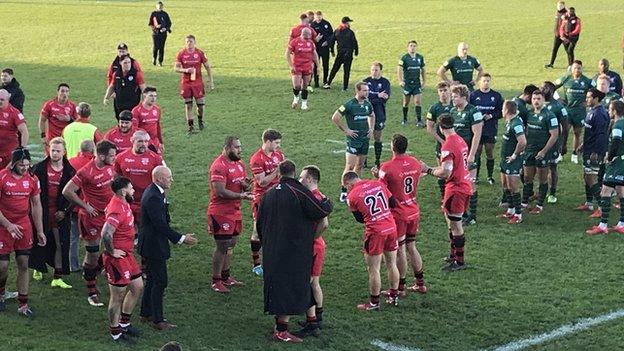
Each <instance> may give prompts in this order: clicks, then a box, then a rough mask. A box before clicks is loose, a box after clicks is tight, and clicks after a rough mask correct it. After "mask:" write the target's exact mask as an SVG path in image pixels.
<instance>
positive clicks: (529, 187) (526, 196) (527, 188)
mask: <svg viewBox="0 0 624 351" xmlns="http://www.w3.org/2000/svg"><path fill="white" fill-rule="evenodd" d="M532 195H533V183H524V187H523V188H522V203H525V204H528V203H529V202H530V198H531V196H532Z"/></svg>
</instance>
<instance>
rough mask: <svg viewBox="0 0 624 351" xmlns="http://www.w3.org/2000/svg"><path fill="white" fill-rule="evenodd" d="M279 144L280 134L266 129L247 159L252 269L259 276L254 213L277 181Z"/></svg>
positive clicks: (260, 264)
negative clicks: (250, 188) (250, 186)
mask: <svg viewBox="0 0 624 351" xmlns="http://www.w3.org/2000/svg"><path fill="white" fill-rule="evenodd" d="M281 144H282V134H281V133H280V132H278V131H277V130H275V129H267V130H265V131H264V132H262V147H260V148H259V149H258V151H256V152H255V153H254V154H253V155H252V156H251V159H249V167H250V168H251V173H252V174H253V195H254V200H253V203H252V205H251V215H252V217H253V226H252V231H251V240H250V243H251V258H252V263H253V268H252V271H253V272H254V273H255V274H257V275H259V276H262V260H261V259H260V249H261V248H262V243H261V242H260V238H259V237H258V231H257V230H256V215H257V213H258V205H260V199H261V198H262V195H263V194H264V193H265V192H266V191H267V190H269V189H270V188H272V187H273V186H274V185H275V184H277V183H278V182H279V170H278V166H279V164H280V163H281V162H282V161H284V154H283V153H282V151H280V148H281Z"/></svg>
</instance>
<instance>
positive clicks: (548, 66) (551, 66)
mask: <svg viewBox="0 0 624 351" xmlns="http://www.w3.org/2000/svg"><path fill="white" fill-rule="evenodd" d="M544 68H553V65H551V64H547V65H544Z"/></svg>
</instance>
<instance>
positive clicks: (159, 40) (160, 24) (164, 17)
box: [147, 1, 171, 67]
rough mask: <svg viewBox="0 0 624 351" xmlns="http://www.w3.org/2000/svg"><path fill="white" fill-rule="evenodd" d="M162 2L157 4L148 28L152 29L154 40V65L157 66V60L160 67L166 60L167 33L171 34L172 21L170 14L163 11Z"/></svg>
mask: <svg viewBox="0 0 624 351" xmlns="http://www.w3.org/2000/svg"><path fill="white" fill-rule="evenodd" d="M164 6H165V5H163V3H162V1H159V2H157V3H156V11H154V12H152V14H151V15H150V18H149V22H148V23H147V25H148V26H150V27H151V28H152V39H153V41H154V47H153V55H154V60H153V61H152V64H153V65H154V66H156V58H158V65H159V66H161V67H162V63H163V60H164V58H165V41H167V33H171V19H170V18H169V14H168V13H167V12H165V10H163V7H164Z"/></svg>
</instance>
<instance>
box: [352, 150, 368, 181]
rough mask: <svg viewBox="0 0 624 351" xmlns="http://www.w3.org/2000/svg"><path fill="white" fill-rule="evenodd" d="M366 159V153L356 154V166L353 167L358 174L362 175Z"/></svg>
mask: <svg viewBox="0 0 624 351" xmlns="http://www.w3.org/2000/svg"><path fill="white" fill-rule="evenodd" d="M365 161H366V154H358V155H356V161H355V166H354V167H353V172H355V173H357V174H358V176H361V175H362V168H363V167H364V162H365Z"/></svg>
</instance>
